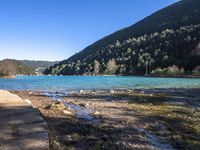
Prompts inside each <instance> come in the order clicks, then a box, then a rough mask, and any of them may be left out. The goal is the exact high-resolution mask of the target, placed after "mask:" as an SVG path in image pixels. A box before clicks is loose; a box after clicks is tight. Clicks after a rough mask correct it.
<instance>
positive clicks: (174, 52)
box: [45, 0, 200, 75]
mask: <svg viewBox="0 0 200 150" xmlns="http://www.w3.org/2000/svg"><path fill="white" fill-rule="evenodd" d="M45 73H46V74H53V75H60V74H62V75H83V74H89V75H91V74H96V75H99V74H110V75H112V74H121V75H144V74H164V75H171V74H191V73H197V74H199V73H200V1H199V0H181V1H179V2H177V3H175V4H173V5H170V6H168V7H166V8H164V9H162V10H159V11H157V12H155V13H153V14H152V15H150V16H148V17H146V18H144V19H143V20H141V21H139V22H137V23H136V24H134V25H132V26H130V27H127V28H124V29H122V30H119V31H117V32H115V33H113V34H111V35H109V36H106V37H104V38H103V39H101V40H99V41H97V42H95V43H93V44H92V45H90V46H88V47H86V48H85V49H83V50H82V51H80V52H79V53H77V54H75V55H73V56H72V57H70V58H69V59H67V60H64V61H61V62H60V63H58V64H55V65H53V66H51V67H49V68H48V69H46V70H45Z"/></svg>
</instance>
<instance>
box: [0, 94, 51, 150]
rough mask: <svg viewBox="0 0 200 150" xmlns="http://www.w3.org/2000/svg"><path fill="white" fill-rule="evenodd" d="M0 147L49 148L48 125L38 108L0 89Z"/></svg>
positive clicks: (42, 149) (12, 148) (6, 149)
mask: <svg viewBox="0 0 200 150" xmlns="http://www.w3.org/2000/svg"><path fill="white" fill-rule="evenodd" d="M0 149H2V150H15V149H16V150H19V149H20V150H35V149H37V150H45V149H49V139H48V125H47V123H46V122H45V121H44V119H43V118H42V116H41V115H40V112H39V110H38V109H35V108H33V107H32V106H31V104H28V103H26V102H25V101H24V100H23V99H21V98H20V97H19V96H17V95H14V94H12V93H10V92H8V91H2V90H0Z"/></svg>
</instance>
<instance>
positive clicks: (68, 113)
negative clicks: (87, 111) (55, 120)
mask: <svg viewBox="0 0 200 150" xmlns="http://www.w3.org/2000/svg"><path fill="white" fill-rule="evenodd" d="M63 113H64V114H66V115H72V112H70V111H68V110H63Z"/></svg>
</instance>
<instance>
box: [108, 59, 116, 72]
mask: <svg viewBox="0 0 200 150" xmlns="http://www.w3.org/2000/svg"><path fill="white" fill-rule="evenodd" d="M116 70H117V63H116V61H115V59H114V58H112V59H110V60H109V61H108V63H107V68H106V73H107V74H109V75H114V74H115V73H116Z"/></svg>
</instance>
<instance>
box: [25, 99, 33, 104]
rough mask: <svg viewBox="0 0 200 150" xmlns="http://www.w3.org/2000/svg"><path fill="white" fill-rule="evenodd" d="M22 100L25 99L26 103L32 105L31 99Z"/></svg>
mask: <svg viewBox="0 0 200 150" xmlns="http://www.w3.org/2000/svg"><path fill="white" fill-rule="evenodd" d="M24 101H25V102H26V103H28V104H30V105H32V103H31V101H30V100H29V99H25V100H24Z"/></svg>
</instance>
